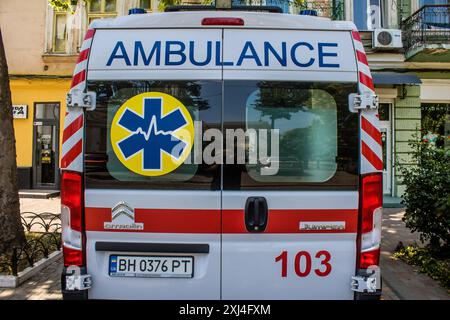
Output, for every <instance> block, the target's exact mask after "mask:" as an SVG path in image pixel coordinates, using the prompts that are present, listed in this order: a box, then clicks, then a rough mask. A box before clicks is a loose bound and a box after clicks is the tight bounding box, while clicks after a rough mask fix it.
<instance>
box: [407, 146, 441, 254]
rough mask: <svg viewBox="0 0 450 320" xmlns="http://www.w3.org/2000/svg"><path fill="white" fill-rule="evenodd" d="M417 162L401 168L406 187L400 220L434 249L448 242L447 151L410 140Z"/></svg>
mask: <svg viewBox="0 0 450 320" xmlns="http://www.w3.org/2000/svg"><path fill="white" fill-rule="evenodd" d="M410 145H411V146H412V147H413V149H414V152H413V159H414V162H415V163H417V165H403V166H402V167H401V168H400V171H401V173H402V175H403V184H405V185H406V191H405V194H404V195H403V204H405V206H406V212H405V216H404V218H403V220H404V221H405V223H406V226H407V227H408V228H410V229H411V231H413V232H415V231H417V232H419V233H420V240H421V241H422V242H424V241H427V240H429V241H430V245H432V246H433V247H434V248H435V249H438V250H439V248H442V249H444V250H445V248H447V249H448V248H449V246H450V153H449V151H446V150H444V149H443V148H436V147H435V146H433V145H432V144H430V143H427V142H423V141H420V142H411V143H410Z"/></svg>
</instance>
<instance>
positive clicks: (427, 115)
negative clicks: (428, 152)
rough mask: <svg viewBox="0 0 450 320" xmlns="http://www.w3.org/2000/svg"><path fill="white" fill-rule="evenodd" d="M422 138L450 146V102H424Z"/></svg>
mask: <svg viewBox="0 0 450 320" xmlns="http://www.w3.org/2000/svg"><path fill="white" fill-rule="evenodd" d="M421 109H422V130H421V131H422V132H421V134H422V140H424V141H427V142H430V143H432V144H434V145H436V146H437V147H445V148H446V149H449V148H450V140H449V138H450V103H422V105H421Z"/></svg>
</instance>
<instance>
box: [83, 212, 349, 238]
mask: <svg viewBox="0 0 450 320" xmlns="http://www.w3.org/2000/svg"><path fill="white" fill-rule="evenodd" d="M85 212H86V230H87V231H112V232H154V233H221V232H222V233H248V231H247V229H246V227H245V219H244V215H245V213H244V210H223V214H222V217H221V214H220V210H208V209H201V210H199V209H189V210H184V209H135V222H136V223H143V224H144V228H143V230H107V229H105V228H104V223H105V222H111V209H109V208H86V211H85ZM336 221H338V222H345V229H343V230H300V222H330V223H331V222H336ZM221 223H222V227H221ZM357 224H358V210H357V209H348V210H347V209H339V210H301V209H299V210H269V218H268V224H267V229H266V230H265V231H264V233H356V230H357Z"/></svg>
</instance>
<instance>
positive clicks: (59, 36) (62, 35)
mask: <svg viewBox="0 0 450 320" xmlns="http://www.w3.org/2000/svg"><path fill="white" fill-rule="evenodd" d="M66 42H67V13H65V12H61V13H59V12H57V13H55V19H54V26H53V50H52V51H53V52H60V53H61V52H66Z"/></svg>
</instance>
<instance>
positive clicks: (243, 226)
mask: <svg viewBox="0 0 450 320" xmlns="http://www.w3.org/2000/svg"><path fill="white" fill-rule="evenodd" d="M138 12H139V11H138ZM67 105H68V107H67V114H66V117H65V125H64V132H63V145H62V150H63V152H62V160H61V168H62V171H61V175H62V176H61V201H62V221H63V249H64V266H65V268H64V271H63V275H62V291H63V294H64V298H66V299H72V298H77V299H79V298H81V299H85V298H89V299H376V298H379V296H380V293H381V283H380V271H379V267H378V264H379V253H380V238H381V212H382V211H381V210H382V209H381V208H382V191H381V190H382V178H381V177H382V175H381V170H382V160H381V159H382V156H381V154H382V148H381V139H380V130H379V126H378V111H377V97H376V95H375V92H374V87H373V82H372V78H371V74H370V70H369V67H368V63H367V59H366V55H365V53H364V48H363V45H362V43H361V39H360V37H359V34H358V32H357V31H356V29H355V26H354V24H353V23H352V22H347V21H331V20H329V19H326V18H319V17H316V16H308V15H292V14H281V13H273V12H250V11H248V12H246V11H233V10H231V11H214V10H210V11H194V12H165V13H158V14H132V15H129V16H125V17H120V18H116V19H104V20H96V21H94V22H93V23H92V25H91V26H90V27H89V30H88V31H87V34H86V37H85V41H84V43H83V46H82V48H81V52H80V57H79V60H78V63H77V65H76V69H75V72H74V77H73V82H72V88H71V90H70V93H69V94H68V97H67Z"/></svg>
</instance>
